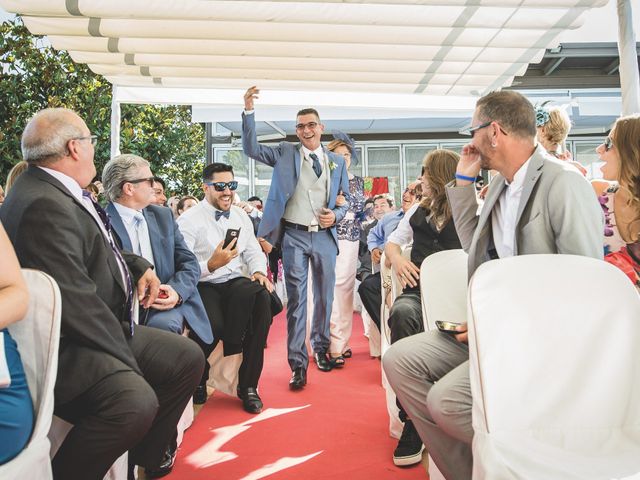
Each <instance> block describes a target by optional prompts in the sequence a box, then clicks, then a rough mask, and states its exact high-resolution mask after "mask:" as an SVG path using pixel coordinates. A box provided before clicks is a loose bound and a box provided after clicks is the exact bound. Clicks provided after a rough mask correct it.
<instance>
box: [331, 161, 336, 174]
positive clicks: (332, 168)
mask: <svg viewBox="0 0 640 480" xmlns="http://www.w3.org/2000/svg"><path fill="white" fill-rule="evenodd" d="M336 168H338V164H337V163H336V162H333V161H329V170H330V171H331V172H333V171H334V170H335V169H336Z"/></svg>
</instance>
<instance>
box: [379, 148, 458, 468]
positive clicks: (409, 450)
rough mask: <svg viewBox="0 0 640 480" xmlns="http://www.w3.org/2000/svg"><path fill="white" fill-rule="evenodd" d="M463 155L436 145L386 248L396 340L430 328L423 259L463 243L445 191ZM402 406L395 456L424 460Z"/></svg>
mask: <svg viewBox="0 0 640 480" xmlns="http://www.w3.org/2000/svg"><path fill="white" fill-rule="evenodd" d="M459 159H460V157H459V155H458V154H457V153H455V152H452V151H451V150H433V151H431V152H429V153H428V154H427V156H426V157H425V158H424V160H423V163H422V202H421V203H420V204H418V205H415V206H413V207H412V208H411V209H409V211H407V213H406V214H405V216H404V218H403V219H402V220H400V224H399V225H398V228H397V229H396V230H395V231H394V232H393V233H392V234H391V235H390V236H389V240H388V242H387V244H386V246H385V248H384V252H385V254H386V256H387V259H388V260H389V261H390V262H391V264H392V265H393V268H394V269H395V272H396V275H397V276H398V280H399V281H400V283H401V284H402V287H403V291H402V294H401V295H400V296H399V297H398V298H396V300H395V302H394V303H393V306H392V307H391V312H390V313H389V320H388V323H389V329H390V330H391V343H395V342H397V341H398V340H400V339H402V338H405V337H409V336H411V335H415V334H417V333H421V332H424V321H423V319H422V303H421V301H422V299H421V295H420V266H421V265H422V261H423V260H424V259H425V258H427V257H428V256H429V255H431V254H433V253H436V252H439V251H441V250H451V249H457V248H462V246H461V244H460V239H459V238H458V234H457V232H456V228H455V225H454V224H453V219H452V218H451V207H450V206H449V202H448V201H447V196H446V193H445V185H446V184H448V183H449V182H451V181H453V180H455V175H456V166H457V165H458V160H459ZM411 242H413V247H412V248H411V259H410V260H409V259H407V258H405V257H404V256H403V255H402V246H403V245H408V244H409V243H411ZM398 407H399V408H400V413H399V417H400V421H402V422H404V428H403V430H402V436H401V437H400V441H399V442H398V446H397V447H396V449H395V451H394V452H393V462H394V463H395V464H396V465H398V466H406V465H413V464H414V463H418V462H420V460H421V453H422V449H423V447H422V441H421V440H420V437H419V436H418V433H417V432H416V430H415V427H414V426H413V423H412V422H411V420H410V419H408V418H407V415H406V413H405V412H404V409H403V408H402V406H401V405H398Z"/></svg>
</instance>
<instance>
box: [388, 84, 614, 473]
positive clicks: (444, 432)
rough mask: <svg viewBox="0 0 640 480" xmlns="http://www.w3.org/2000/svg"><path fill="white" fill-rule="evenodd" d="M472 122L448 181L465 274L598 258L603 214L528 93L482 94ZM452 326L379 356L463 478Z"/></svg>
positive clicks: (463, 400) (462, 355) (465, 448)
mask: <svg viewBox="0 0 640 480" xmlns="http://www.w3.org/2000/svg"><path fill="white" fill-rule="evenodd" d="M471 125H472V126H471V127H470V128H469V129H468V132H469V133H470V134H471V142H470V143H469V144H468V145H465V146H464V147H463V149H462V155H461V157H460V161H459V162H458V165H457V169H456V173H455V178H456V180H455V181H453V182H451V183H449V184H448V185H447V187H446V194H447V197H448V200H449V204H450V205H451V213H452V216H453V221H454V223H455V227H456V231H457V232H458V236H459V238H460V243H461V244H462V247H463V248H464V249H465V251H467V252H468V253H469V277H471V276H472V275H473V273H474V272H475V270H476V269H477V268H478V267H479V266H480V265H481V264H482V263H484V262H486V261H489V260H492V259H496V258H507V257H512V256H514V255H532V254H540V253H546V254H549V253H560V254H570V255H584V256H587V257H593V258H600V259H602V256H603V249H602V233H601V232H602V229H603V225H604V219H603V215H602V209H601V208H600V205H599V204H598V201H597V200H596V197H595V195H593V190H592V188H591V185H590V184H589V182H588V181H587V180H586V179H585V178H584V177H583V176H582V174H581V173H580V172H579V171H578V170H576V169H575V168H574V167H573V166H571V165H569V164H568V163H567V162H563V161H560V160H557V159H556V158H554V157H552V156H551V155H549V154H548V153H547V152H546V151H545V150H544V148H542V147H541V146H540V145H537V144H536V118H535V113H534V109H533V105H531V103H530V102H529V100H527V99H526V98H525V97H524V96H523V95H521V94H520V93H518V92H514V91H502V92H492V93H489V94H488V95H485V96H484V97H482V98H481V99H480V100H478V102H477V104H476V110H475V112H474V114H473V120H472V123H471ZM481 168H482V169H485V170H491V169H495V170H497V171H498V175H497V176H496V177H495V178H494V179H493V180H492V181H491V183H490V185H489V190H488V192H487V195H486V199H485V201H484V205H483V207H482V211H481V213H480V215H479V216H478V215H476V213H477V211H478V202H477V197H476V189H475V180H476V177H477V176H478V174H479V173H480V169H481ZM523 275H526V272H523ZM532 301H536V299H534V298H532ZM523 308H526V306H523ZM513 320H514V322H517V321H518V319H517V318H514V319H513ZM458 331H459V332H460V333H459V334H457V335H455V336H454V335H451V334H447V333H442V332H439V331H431V332H425V333H419V334H417V335H413V336H410V337H407V338H403V339H401V340H399V341H397V342H396V343H394V344H393V345H392V346H391V348H390V349H389V350H387V353H386V354H385V356H384V358H383V361H382V363H383V366H384V370H385V373H386V374H387V378H388V379H389V383H390V384H391V386H392V388H393V390H394V392H396V394H397V396H398V400H399V401H400V402H401V403H402V406H403V407H404V408H405V410H406V411H407V413H408V414H409V417H410V418H411V419H412V420H413V424H414V426H415V427H416V430H417V431H418V434H419V435H420V438H421V439H422V441H423V442H424V444H425V446H426V447H427V450H428V451H429V454H430V455H431V457H432V458H433V460H434V462H435V463H436V465H437V466H438V469H439V470H440V472H442V474H443V475H444V476H445V478H448V479H453V478H455V479H461V480H464V479H470V478H471V474H472V466H473V465H472V464H473V457H472V453H471V442H472V440H473V428H472V425H471V406H472V397H471V388H470V381H469V348H468V346H467V331H466V325H464V326H460V327H458ZM507 338H508V334H505V341H506V339H507ZM525 408H526V407H525Z"/></svg>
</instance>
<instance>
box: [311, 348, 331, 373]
mask: <svg viewBox="0 0 640 480" xmlns="http://www.w3.org/2000/svg"><path fill="white" fill-rule="evenodd" d="M313 358H314V359H315V361H316V364H317V365H318V370H320V371H322V372H330V371H331V369H332V368H333V366H332V365H331V360H329V357H328V356H327V354H326V353H314V354H313Z"/></svg>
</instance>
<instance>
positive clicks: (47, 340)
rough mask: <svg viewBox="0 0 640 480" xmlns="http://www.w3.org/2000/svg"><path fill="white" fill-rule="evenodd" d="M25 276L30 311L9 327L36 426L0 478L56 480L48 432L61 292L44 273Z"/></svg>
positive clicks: (0, 468) (1, 470)
mask: <svg viewBox="0 0 640 480" xmlns="http://www.w3.org/2000/svg"><path fill="white" fill-rule="evenodd" d="M22 275H23V276H24V279H25V281H26V283H27V286H28V288H29V310H28V312H27V315H26V317H25V318H24V319H22V320H21V321H19V322H16V323H14V324H12V325H10V326H9V332H10V333H11V336H12V337H13V339H14V340H15V341H16V343H17V345H18V350H19V351H20V357H21V358H22V364H23V366H24V370H25V374H26V377H27V382H28V384H29V391H30V392H31V398H32V399H33V407H34V410H35V411H34V418H35V424H34V428H33V433H32V435H31V439H30V440H29V443H28V444H27V446H26V447H25V449H24V450H23V451H22V452H20V454H19V455H18V456H17V457H15V458H14V459H13V460H11V461H10V462H8V463H5V464H4V465H2V466H0V478H6V479H13V478H15V479H18V478H29V479H33V480H47V479H51V478H53V475H52V473H51V461H50V460H49V439H48V438H47V432H48V431H49V426H50V425H51V417H52V415H53V387H54V385H55V383H56V375H57V371H58V345H59V340H60V290H59V289H58V285H57V284H56V282H55V280H54V279H53V278H51V277H50V276H49V275H47V274H45V273H43V272H40V271H37V270H29V269H23V270H22Z"/></svg>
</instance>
